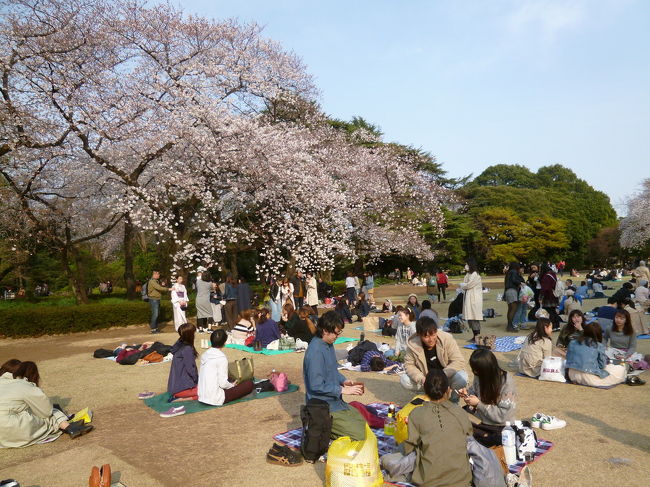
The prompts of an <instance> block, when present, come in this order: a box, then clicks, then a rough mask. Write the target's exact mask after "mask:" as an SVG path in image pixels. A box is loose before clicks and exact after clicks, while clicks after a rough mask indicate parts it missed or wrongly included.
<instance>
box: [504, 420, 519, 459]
mask: <svg viewBox="0 0 650 487" xmlns="http://www.w3.org/2000/svg"><path fill="white" fill-rule="evenodd" d="M501 444H502V445H503V453H504V455H505V457H506V463H507V464H508V465H514V464H515V463H517V451H516V446H515V431H514V430H513V429H512V428H511V427H510V421H506V426H505V428H503V430H502V431H501Z"/></svg>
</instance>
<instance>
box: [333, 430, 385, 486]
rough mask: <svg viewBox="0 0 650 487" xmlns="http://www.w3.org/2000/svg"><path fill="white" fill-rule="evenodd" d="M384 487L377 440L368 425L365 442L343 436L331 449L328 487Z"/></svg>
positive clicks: (335, 441)
mask: <svg viewBox="0 0 650 487" xmlns="http://www.w3.org/2000/svg"><path fill="white" fill-rule="evenodd" d="M383 484H384V477H383V476H382V474H381V468H379V452H378V450H377V437H376V436H375V434H374V433H373V432H372V430H371V429H370V427H369V426H368V425H366V439H365V440H364V441H352V440H351V439H350V437H349V436H343V437H341V438H338V439H336V440H334V441H333V442H332V444H331V445H330V447H329V450H327V465H326V467H325V487H381V486H382V485H383Z"/></svg>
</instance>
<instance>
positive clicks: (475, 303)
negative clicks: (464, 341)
mask: <svg viewBox="0 0 650 487" xmlns="http://www.w3.org/2000/svg"><path fill="white" fill-rule="evenodd" d="M465 272H467V274H465V279H463V282H461V283H460V288H461V289H462V290H463V292H464V293H465V296H464V297H463V318H465V320H466V321H467V323H468V324H469V327H470V328H471V329H472V333H473V334H474V337H476V336H478V335H480V334H481V321H482V320H483V281H481V276H480V275H479V273H478V268H477V265H476V260H474V258H472V257H470V258H469V259H468V260H467V264H465Z"/></svg>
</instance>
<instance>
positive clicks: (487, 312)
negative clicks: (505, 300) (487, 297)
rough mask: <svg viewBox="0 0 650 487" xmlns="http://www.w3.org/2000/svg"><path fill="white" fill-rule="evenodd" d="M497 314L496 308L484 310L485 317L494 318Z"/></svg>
mask: <svg viewBox="0 0 650 487" xmlns="http://www.w3.org/2000/svg"><path fill="white" fill-rule="evenodd" d="M495 316H496V313H495V312H494V308H488V309H486V310H485V311H484V312H483V317H484V318H494V317H495Z"/></svg>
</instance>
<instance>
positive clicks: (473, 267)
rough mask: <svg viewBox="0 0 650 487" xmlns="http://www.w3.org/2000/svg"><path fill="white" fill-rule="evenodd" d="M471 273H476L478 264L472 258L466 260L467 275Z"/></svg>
mask: <svg viewBox="0 0 650 487" xmlns="http://www.w3.org/2000/svg"><path fill="white" fill-rule="evenodd" d="M472 272H476V273H478V264H477V263H476V259H475V258H474V257H468V258H467V273H468V274H471V273H472Z"/></svg>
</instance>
